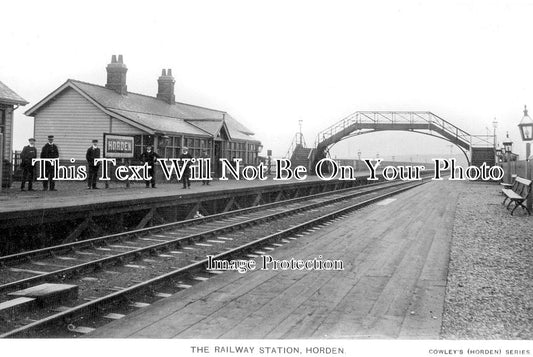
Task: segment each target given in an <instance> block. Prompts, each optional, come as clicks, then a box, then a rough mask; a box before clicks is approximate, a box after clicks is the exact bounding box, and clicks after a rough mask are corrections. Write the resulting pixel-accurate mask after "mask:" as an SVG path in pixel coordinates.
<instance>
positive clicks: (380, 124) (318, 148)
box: [292, 111, 495, 169]
mask: <svg viewBox="0 0 533 357" xmlns="http://www.w3.org/2000/svg"><path fill="white" fill-rule="evenodd" d="M386 130H389V131H390V130H401V131H407V132H413V133H419V134H424V135H430V136H434V137H437V138H440V139H443V140H446V141H449V142H450V143H452V144H454V145H456V146H457V147H458V148H459V149H461V151H462V152H463V154H464V155H465V157H466V159H467V161H468V163H469V164H470V165H476V166H478V165H482V164H483V163H484V162H486V163H487V165H494V163H495V148H494V136H492V135H471V134H469V133H467V132H466V131H464V130H462V129H461V128H459V127H457V126H456V125H454V124H452V123H450V122H448V121H446V120H444V119H443V118H441V117H439V116H438V115H436V114H433V113H432V112H423V111H358V112H355V113H352V114H350V115H348V116H347V117H345V118H343V119H342V120H340V121H338V122H336V123H335V124H333V125H331V126H330V127H328V128H326V129H325V130H323V131H321V132H320V133H318V135H317V139H316V142H315V147H314V148H311V149H309V150H308V151H307V152H308V156H307V163H308V166H309V168H311V169H312V168H313V167H314V166H315V164H316V162H318V161H319V160H320V159H322V158H325V157H327V156H328V154H329V150H330V148H331V147H332V146H333V145H335V144H336V143H338V142H340V141H342V140H344V139H347V138H350V137H353V136H357V135H362V134H369V133H373V132H378V131H386ZM300 151H301V148H297V149H295V150H294V152H293V154H292V155H293V156H294V155H297V154H298V155H299V156H300V157H299V158H298V159H299V160H300V161H301V159H302V158H301V152H300Z"/></svg>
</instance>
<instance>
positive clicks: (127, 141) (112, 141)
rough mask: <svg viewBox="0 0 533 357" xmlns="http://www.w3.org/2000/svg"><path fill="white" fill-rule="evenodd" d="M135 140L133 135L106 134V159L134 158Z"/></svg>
mask: <svg viewBox="0 0 533 357" xmlns="http://www.w3.org/2000/svg"><path fill="white" fill-rule="evenodd" d="M133 147H134V138H133V136H131V135H120V134H106V133H104V157H106V158H133Z"/></svg>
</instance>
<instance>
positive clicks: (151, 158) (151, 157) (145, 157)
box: [141, 145, 161, 188]
mask: <svg viewBox="0 0 533 357" xmlns="http://www.w3.org/2000/svg"><path fill="white" fill-rule="evenodd" d="M159 157H161V156H159V154H157V153H156V152H154V151H153V150H152V145H146V151H145V152H143V153H142V155H141V161H142V162H145V163H147V164H148V175H150V176H152V179H151V180H150V181H145V183H146V188H149V187H150V183H151V184H152V188H155V163H156V160H157V159H158V158H159Z"/></svg>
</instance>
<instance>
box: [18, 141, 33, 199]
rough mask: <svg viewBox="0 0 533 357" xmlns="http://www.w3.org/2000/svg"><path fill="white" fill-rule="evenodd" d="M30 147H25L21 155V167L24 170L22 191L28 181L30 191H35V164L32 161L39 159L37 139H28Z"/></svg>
mask: <svg viewBox="0 0 533 357" xmlns="http://www.w3.org/2000/svg"><path fill="white" fill-rule="evenodd" d="M28 141H29V143H30V144H29V145H26V146H24V149H22V153H21V154H20V167H21V168H22V184H21V185H20V190H21V191H24V184H25V183H26V181H28V191H33V188H32V187H33V163H32V159H36V158H37V149H36V148H35V139H34V138H30V139H28Z"/></svg>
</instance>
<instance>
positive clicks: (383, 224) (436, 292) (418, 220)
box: [87, 181, 466, 339]
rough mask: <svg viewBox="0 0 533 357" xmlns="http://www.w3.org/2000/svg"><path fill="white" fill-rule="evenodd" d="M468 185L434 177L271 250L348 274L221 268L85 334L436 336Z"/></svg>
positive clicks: (254, 337) (167, 335)
mask: <svg viewBox="0 0 533 357" xmlns="http://www.w3.org/2000/svg"><path fill="white" fill-rule="evenodd" d="M465 184H466V183H464V182H451V181H431V182H429V183H426V184H424V185H421V186H418V187H416V188H414V189H411V190H408V191H406V192H403V193H401V194H398V195H396V196H393V197H392V198H389V199H387V200H384V201H381V202H378V203H376V204H372V205H370V206H367V207H365V208H362V209H361V210H358V211H355V212H354V213H352V214H350V215H349V216H346V217H344V218H343V219H341V220H338V221H336V222H332V223H331V224H329V225H327V226H325V227H323V228H320V229H318V230H316V231H314V232H311V233H306V234H303V235H302V236H301V237H299V238H298V239H296V240H291V241H290V243H287V244H284V245H283V246H281V247H278V248H276V249H275V250H274V251H272V252H270V253H269V255H271V256H272V257H273V258H274V259H291V258H294V259H314V258H316V257H318V256H319V255H321V256H322V257H323V258H322V259H332V260H337V259H340V260H342V261H343V262H344V270H337V271H332V270H330V271H318V270H309V271H305V270H304V271H301V270H287V271H276V270H252V271H248V272H247V273H244V274H242V273H238V272H234V271H227V272H224V273H223V274H220V275H216V276H214V277H212V278H210V279H209V280H208V281H205V282H201V283H198V284H195V285H193V286H192V287H190V288H188V289H185V290H182V291H180V292H178V293H176V294H174V295H172V296H171V297H168V298H165V299H162V300H159V301H157V302H156V303H154V304H152V305H151V306H149V307H145V308H142V309H140V310H138V311H135V312H133V313H131V314H129V315H127V316H126V317H124V318H122V319H120V320H117V321H113V322H111V323H109V324H107V325H105V326H103V327H101V328H99V329H97V330H95V331H94V332H93V333H91V334H89V335H88V336H87V337H92V338H217V339H218V338H223V339H227V338H229V339H264V338H268V339H270V338H275V339H301V338H317V339H322V338H347V339H348V338H350V339H352V338H402V339H437V338H439V333H440V331H441V324H442V316H443V309H444V301H445V290H446V279H447V273H448V262H449V257H450V255H449V252H450V243H451V238H452V228H453V223H454V214H455V211H456V207H457V202H458V196H459V192H460V191H461V189H462V188H464V185H465ZM256 259H258V258H256Z"/></svg>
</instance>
